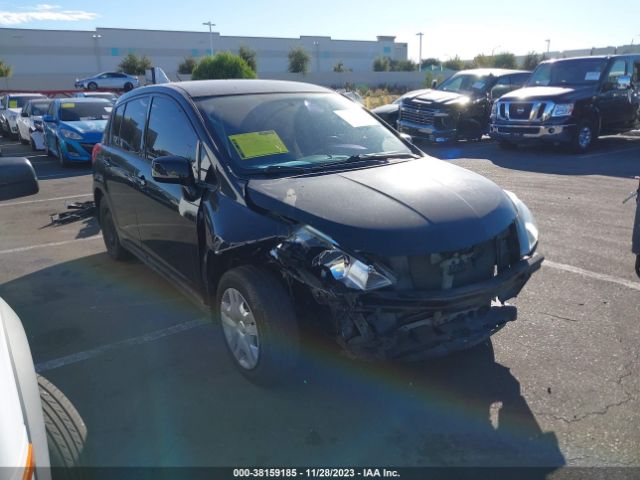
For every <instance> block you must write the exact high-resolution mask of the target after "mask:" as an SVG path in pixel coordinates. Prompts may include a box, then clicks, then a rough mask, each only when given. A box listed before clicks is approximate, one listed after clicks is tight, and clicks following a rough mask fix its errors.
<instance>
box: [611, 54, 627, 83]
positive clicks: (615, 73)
mask: <svg viewBox="0 0 640 480" xmlns="http://www.w3.org/2000/svg"><path fill="white" fill-rule="evenodd" d="M626 72H627V62H626V61H625V60H624V59H623V58H621V59H619V60H616V61H615V62H614V63H613V65H612V66H611V70H609V76H608V78H607V83H609V84H611V85H613V84H615V83H616V82H617V81H618V78H619V77H622V76H623V75H625V73H626Z"/></svg>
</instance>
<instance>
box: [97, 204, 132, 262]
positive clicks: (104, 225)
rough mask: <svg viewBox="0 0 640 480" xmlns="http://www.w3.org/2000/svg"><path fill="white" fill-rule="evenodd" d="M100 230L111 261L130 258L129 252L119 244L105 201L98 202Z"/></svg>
mask: <svg viewBox="0 0 640 480" xmlns="http://www.w3.org/2000/svg"><path fill="white" fill-rule="evenodd" d="M100 229H101V230H102V238H103V240H104V245H105V247H107V253H108V254H109V256H110V257H111V258H112V259H114V260H118V261H122V260H128V259H129V258H131V254H130V253H129V251H128V250H126V249H125V248H124V247H123V246H122V244H121V243H120V237H119V236H118V231H117V230H116V225H115V223H114V221H113V216H112V215H111V211H110V210H109V206H108V205H107V202H106V200H105V199H102V201H101V202H100Z"/></svg>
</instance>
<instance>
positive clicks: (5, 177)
mask: <svg viewBox="0 0 640 480" xmlns="http://www.w3.org/2000/svg"><path fill="white" fill-rule="evenodd" d="M39 190H40V189H39V187H38V177H36V171H35V170H34V169H33V166H32V165H31V162H30V161H29V160H27V159H26V158H21V157H3V158H2V162H0V200H11V199H13V198H20V197H26V196H27V195H35V194H36V193H38V191H39Z"/></svg>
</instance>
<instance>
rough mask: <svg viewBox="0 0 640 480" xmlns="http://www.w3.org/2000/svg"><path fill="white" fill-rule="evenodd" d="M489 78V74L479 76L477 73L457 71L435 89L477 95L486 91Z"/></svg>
mask: <svg viewBox="0 0 640 480" xmlns="http://www.w3.org/2000/svg"><path fill="white" fill-rule="evenodd" d="M489 78H490V77H489V76H484V77H481V76H478V75H471V74H465V73H459V74H456V75H454V76H453V77H450V78H448V79H447V80H445V81H444V82H442V84H441V85H440V86H439V87H438V88H437V90H444V91H445V92H455V93H467V94H472V95H478V94H481V93H483V92H486V91H487V88H488V87H489Z"/></svg>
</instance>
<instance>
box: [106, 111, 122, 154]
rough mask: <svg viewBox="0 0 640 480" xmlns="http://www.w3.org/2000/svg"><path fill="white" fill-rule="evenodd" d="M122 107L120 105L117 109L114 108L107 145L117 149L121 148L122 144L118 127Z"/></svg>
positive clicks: (120, 120) (120, 122)
mask: <svg viewBox="0 0 640 480" xmlns="http://www.w3.org/2000/svg"><path fill="white" fill-rule="evenodd" d="M124 107H125V104H122V105H120V106H119V107H118V108H116V111H115V113H114V114H113V118H112V120H111V138H110V139H109V143H110V144H111V145H115V146H117V147H121V146H122V142H121V140H120V126H121V125H122V116H123V115H124Z"/></svg>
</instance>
